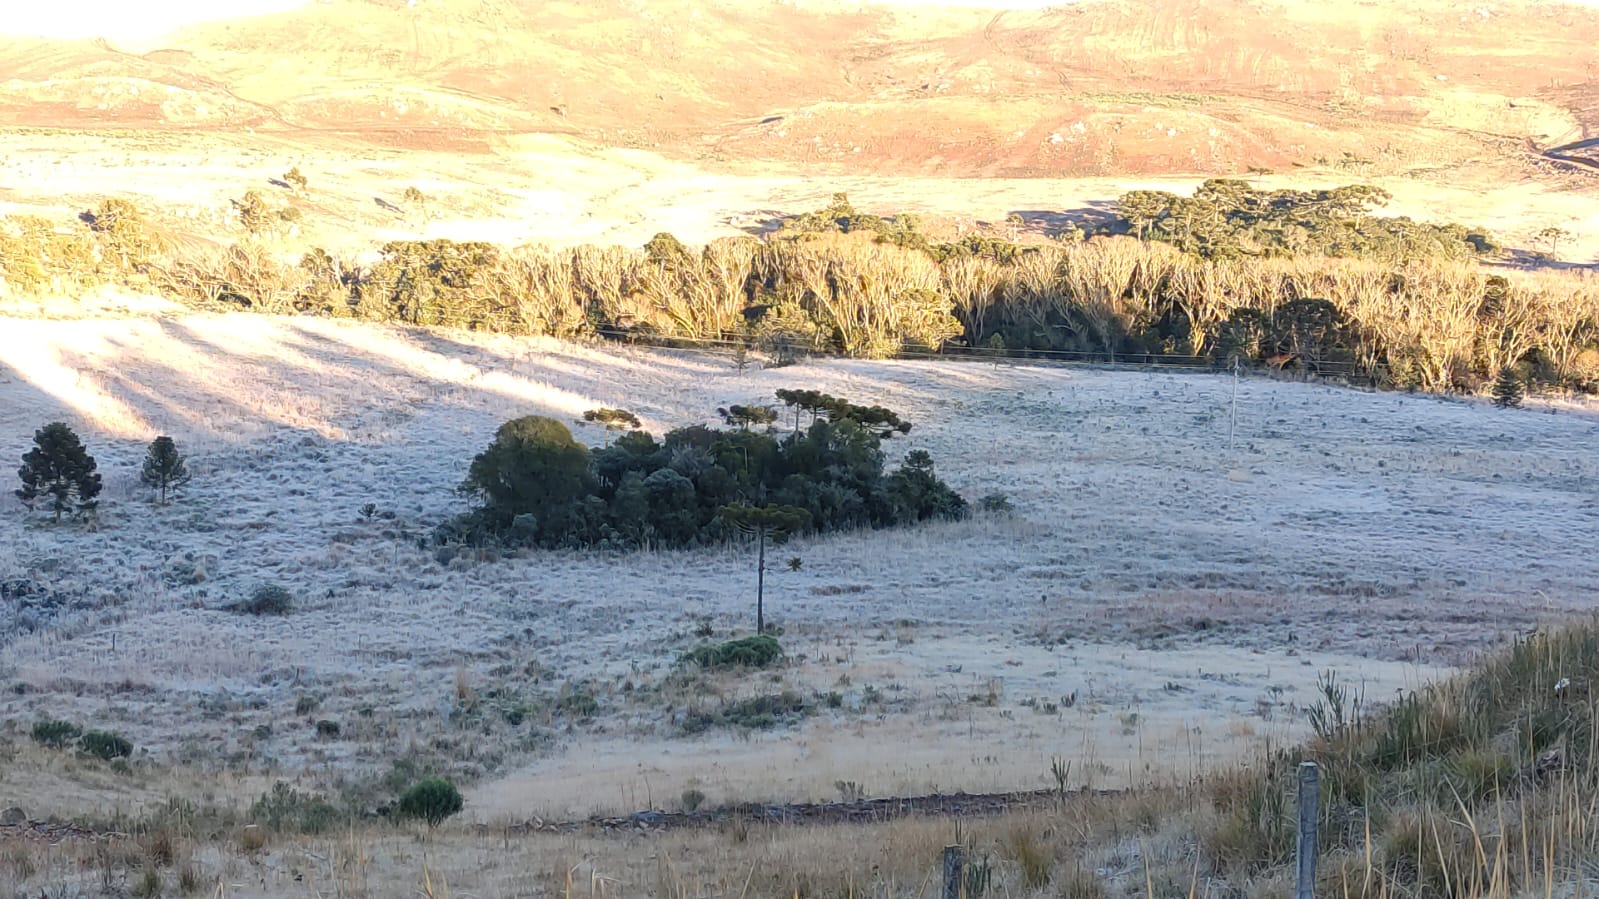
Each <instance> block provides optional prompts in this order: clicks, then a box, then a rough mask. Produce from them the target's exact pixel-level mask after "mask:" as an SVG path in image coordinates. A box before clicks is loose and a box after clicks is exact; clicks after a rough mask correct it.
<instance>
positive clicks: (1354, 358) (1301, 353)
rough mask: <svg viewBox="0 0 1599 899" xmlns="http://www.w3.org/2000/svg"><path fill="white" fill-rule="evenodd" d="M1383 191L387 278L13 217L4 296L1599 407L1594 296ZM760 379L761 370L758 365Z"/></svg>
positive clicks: (434, 262) (395, 254)
mask: <svg viewBox="0 0 1599 899" xmlns="http://www.w3.org/2000/svg"><path fill="white" fill-rule="evenodd" d="M1386 199H1387V195H1386V194H1384V193H1383V192H1382V191H1380V190H1377V189H1375V188H1371V187H1365V186H1347V187H1340V188H1335V189H1329V190H1317V191H1294V190H1276V191H1262V190H1256V189H1254V188H1252V187H1250V186H1249V185H1248V184H1247V183H1245V182H1242V181H1234V180H1220V179H1218V180H1213V181H1209V182H1206V183H1205V184H1204V185H1202V186H1201V187H1199V188H1198V189H1197V190H1196V191H1195V192H1194V194H1193V195H1192V196H1186V197H1185V196H1179V195H1177V194H1173V193H1167V192H1161V191H1134V192H1132V193H1129V194H1127V195H1126V196H1124V197H1123V198H1122V199H1121V201H1120V204H1119V206H1118V212H1117V214H1116V216H1115V217H1114V218H1113V219H1112V220H1110V221H1109V222H1108V223H1106V224H1104V225H1102V226H1101V227H1099V228H1097V229H1090V230H1089V231H1084V230H1083V229H1082V228H1080V227H1075V226H1074V227H1070V228H1068V229H1066V230H1065V231H1064V232H1063V233H1062V234H1061V235H1059V239H1057V240H1053V241H1049V242H1043V243H1040V242H1036V241H1035V242H1031V243H1017V242H1013V241H1010V240H1005V239H1001V238H999V237H995V236H984V235H973V236H968V237H966V238H964V239H962V240H959V241H953V242H940V241H936V240H934V239H933V238H931V237H929V236H928V234H926V233H924V231H923V228H922V226H921V224H920V223H919V222H918V221H917V219H916V218H915V217H914V216H912V215H897V216H891V217H886V216H877V215H871V214H867V213H864V212H861V211H859V210H857V209H855V208H854V207H853V205H851V204H850V202H849V199H848V197H845V196H843V195H838V196H836V197H835V198H834V200H833V202H832V203H831V204H829V205H828V206H826V207H825V208H823V209H820V210H817V211H815V212H812V213H807V214H804V215H800V216H797V217H795V218H793V219H791V220H789V221H787V222H785V223H784V225H783V226H782V227H781V229H780V230H778V231H777V232H776V233H775V234H773V235H771V236H770V237H769V238H767V239H765V240H758V239H755V238H723V239H719V240H715V241H712V242H710V243H709V244H707V245H706V246H704V247H703V248H690V247H687V246H685V245H683V243H682V242H680V241H678V240H677V239H676V238H674V237H672V236H671V235H669V234H661V235H657V236H656V237H655V238H654V239H652V240H651V241H649V243H648V244H646V245H645V246H644V247H642V248H640V249H628V248H622V247H598V246H581V247H576V248H572V249H567V250H550V249H544V248H538V247H517V248H508V247H500V246H496V245H493V244H488V243H479V242H456V241H449V240H422V241H394V242H391V243H388V244H385V245H384V246H383V247H382V248H381V250H380V252H379V254H378V256H377V259H376V261H375V262H374V263H372V264H370V265H362V264H356V263H355V262H352V261H351V260H348V259H341V258H338V257H335V256H333V255H332V254H329V253H326V252H324V251H322V250H318V249H313V250H311V251H309V252H307V253H305V254H304V256H303V257H302V258H301V259H300V261H299V263H298V264H292V265H291V264H285V263H284V262H283V261H282V260H281V259H280V258H279V254H277V253H274V252H272V251H270V250H269V249H268V248H267V247H266V246H265V245H264V244H262V243H260V242H259V241H253V240H243V241H241V242H239V243H237V244H234V245H232V246H228V247H225V248H219V249H218V248H213V249H206V248H199V249H195V248H188V249H185V250H183V251H182V252H181V253H180V252H178V251H176V250H174V248H173V246H172V244H171V243H170V242H167V241H164V240H162V239H160V238H159V236H158V235H157V234H156V229H155V228H154V227H153V226H152V225H151V224H150V222H149V221H148V220H147V219H146V218H145V217H144V216H143V215H142V214H141V213H140V212H139V211H138V210H137V209H134V208H133V207H132V206H131V205H130V204H127V203H125V202H122V201H107V203H105V204H102V205H101V207H99V208H97V209H96V210H93V211H91V212H89V213H85V216H84V222H83V223H78V224H76V225H74V226H73V227H72V228H70V229H65V230H64V229H62V228H60V227H56V226H53V225H51V224H50V223H48V222H43V221H41V220H37V219H27V218H15V219H6V220H0V273H3V275H4V277H5V279H6V281H7V283H8V284H9V285H11V286H13V287H16V288H19V289H23V290H50V289H56V290H70V289H74V288H75V287H76V286H81V283H82V282H84V281H85V280H86V279H87V280H92V279H95V278H100V279H106V278H112V277H123V278H126V279H133V280H142V282H143V283H144V285H145V286H147V287H151V288H154V289H157V290H160V291H163V292H166V293H170V294H173V295H177V296H180V297H184V298H187V299H189V300H191V301H193V302H196V303H199V304H201V305H205V306H211V307H217V306H220V307H226V308H246V309H252V310H257V311H264V312H274V313H288V312H297V313H306V314H315V315H331V316H353V317H358V318H363V319H370V320H376V321H401V322H407V323H411V324H418V325H442V326H451V327H462V328H471V329H479V330H492V331H502V332H508V333H522V334H549V335H553V336H558V337H583V336H595V335H599V336H606V337H613V338H621V339H641V340H649V341H656V342H659V341H666V342H670V341H684V342H696V341H705V340H717V341H730V342H733V343H734V344H735V345H736V346H738V347H739V348H740V351H741V352H747V350H752V349H753V350H764V351H765V352H766V353H767V355H768V358H769V359H772V360H774V361H779V362H780V361H784V360H788V359H792V358H793V357H795V356H797V355H803V354H806V353H841V354H845V355H851V356H861V357H869V358H877V357H888V356H893V355H896V354H900V353H904V352H908V351H929V352H933V351H938V350H940V349H943V348H946V347H949V346H952V345H964V346H966V347H969V348H973V349H981V350H982V351H994V352H1005V353H1019V354H1028V353H1045V352H1049V353H1068V354H1074V355H1075V356H1076V357H1078V358H1084V359H1103V360H1109V361H1125V360H1128V359H1134V360H1138V361H1159V360H1162V359H1165V360H1173V361H1177V360H1180V361H1183V362H1192V361H1194V360H1196V359H1198V360H1209V361H1213V362H1214V363H1215V364H1217V365H1218V366H1220V365H1232V364H1234V363H1238V362H1242V363H1244V364H1255V365H1263V364H1266V363H1267V362H1268V361H1272V362H1275V363H1279V364H1280V363H1282V362H1283V360H1289V361H1288V363H1287V364H1291V365H1295V366H1304V367H1306V368H1312V369H1318V370H1321V371H1324V372H1326V371H1334V372H1339V373H1348V374H1349V375H1351V376H1353V377H1356V378H1360V379H1362V380H1366V381H1368V382H1370V383H1373V384H1378V385H1389V386H1396V387H1411V388H1420V389H1425V390H1477V389H1480V388H1482V387H1483V386H1484V385H1486V384H1487V383H1489V382H1491V381H1492V380H1494V379H1495V378H1496V377H1497V376H1498V375H1499V373H1500V371H1501V370H1502V369H1504V368H1505V367H1507V366H1509V367H1513V368H1515V369H1516V370H1517V372H1518V374H1519V376H1521V377H1522V378H1523V379H1524V380H1531V381H1536V382H1540V383H1544V384H1548V385H1554V386H1561V387H1568V388H1574V389H1578V390H1599V278H1595V277H1593V276H1592V275H1587V274H1584V273H1577V272H1572V273H1552V272H1544V273H1506V274H1496V273H1493V272H1492V271H1490V270H1487V269H1484V268H1483V267H1481V266H1479V265H1478V264H1477V258H1478V256H1479V255H1480V254H1482V253H1485V252H1489V251H1492V250H1493V249H1494V248H1493V245H1492V242H1491V241H1490V240H1489V239H1488V237H1487V236H1486V235H1484V234H1482V233H1481V232H1475V231H1469V230H1467V229H1466V228H1463V227H1461V226H1457V225H1433V224H1426V223H1418V222H1413V221H1410V220H1408V219H1404V218H1392V217H1382V216H1378V215H1376V214H1374V210H1375V209H1376V208H1377V207H1379V206H1380V205H1381V204H1382V203H1383V202H1385V201H1386ZM741 358H747V356H744V357H741Z"/></svg>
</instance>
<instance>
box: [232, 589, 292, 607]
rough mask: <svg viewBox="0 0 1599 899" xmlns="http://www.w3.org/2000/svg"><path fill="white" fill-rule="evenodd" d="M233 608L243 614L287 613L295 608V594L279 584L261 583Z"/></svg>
mask: <svg viewBox="0 0 1599 899" xmlns="http://www.w3.org/2000/svg"><path fill="white" fill-rule="evenodd" d="M231 609H232V611H234V612H238V613H239V614H241V615H287V614H289V612H291V611H293V610H294V594H292V593H290V592H289V591H288V590H286V589H284V588H283V587H281V586H279V585H277V584H261V585H260V586H258V587H256V588H255V589H254V590H252V591H250V596H249V598H247V599H245V600H243V601H241V602H237V603H234V604H233V606H232V607H231Z"/></svg>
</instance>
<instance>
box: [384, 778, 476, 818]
mask: <svg viewBox="0 0 1599 899" xmlns="http://www.w3.org/2000/svg"><path fill="white" fill-rule="evenodd" d="M461 805H462V801H461V792H460V791H459V790H457V789H456V788H455V784H452V783H450V782H449V781H447V780H445V779H443V778H439V777H430V778H428V779H427V780H423V781H419V782H418V783H416V784H415V785H413V786H412V787H411V788H410V789H408V790H406V791H405V792H404V793H403V794H401V796H400V801H399V803H398V805H396V806H395V810H396V811H397V812H398V813H399V814H400V816H401V817H404V818H420V819H421V820H423V821H426V822H427V824H428V826H429V827H437V826H438V825H439V824H440V823H441V822H442V821H443V820H444V819H445V818H448V817H450V816H451V815H453V814H455V813H456V812H459V811H460V810H461Z"/></svg>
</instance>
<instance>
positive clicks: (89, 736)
mask: <svg viewBox="0 0 1599 899" xmlns="http://www.w3.org/2000/svg"><path fill="white" fill-rule="evenodd" d="M78 748H79V749H81V750H83V751H84V752H85V753H87V754H89V755H92V756H94V757H95V758H97V759H103V760H105V761H108V762H109V761H111V760H112V759H125V758H127V757H128V756H130V755H133V743H131V742H130V741H129V740H128V738H127V737H124V736H122V735H121V734H117V733H112V732H110V731H105V730H91V731H89V732H88V733H86V734H84V735H83V736H82V737H80V738H78Z"/></svg>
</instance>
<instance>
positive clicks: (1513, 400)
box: [1493, 365, 1527, 409]
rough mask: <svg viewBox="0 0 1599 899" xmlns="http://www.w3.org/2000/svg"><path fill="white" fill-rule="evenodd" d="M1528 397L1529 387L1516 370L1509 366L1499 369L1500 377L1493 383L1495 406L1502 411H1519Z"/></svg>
mask: <svg viewBox="0 0 1599 899" xmlns="http://www.w3.org/2000/svg"><path fill="white" fill-rule="evenodd" d="M1526 396H1527V387H1526V385H1525V384H1522V383H1521V378H1519V377H1517V376H1516V372H1515V370H1514V369H1512V368H1511V367H1510V366H1508V365H1507V366H1505V367H1504V368H1501V369H1499V377H1497V378H1494V383H1493V398H1494V405H1495V406H1498V407H1499V408H1501V409H1519V408H1521V401H1522V400H1523V399H1525V398H1526Z"/></svg>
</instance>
